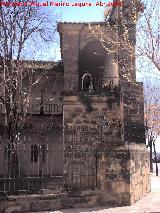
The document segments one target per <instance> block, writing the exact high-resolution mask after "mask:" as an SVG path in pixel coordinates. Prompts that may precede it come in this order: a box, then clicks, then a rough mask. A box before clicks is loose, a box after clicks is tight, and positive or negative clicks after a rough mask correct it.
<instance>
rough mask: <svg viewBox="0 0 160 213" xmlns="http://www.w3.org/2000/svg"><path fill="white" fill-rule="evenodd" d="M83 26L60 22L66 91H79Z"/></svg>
mask: <svg viewBox="0 0 160 213" xmlns="http://www.w3.org/2000/svg"><path fill="white" fill-rule="evenodd" d="M80 28H81V26H77V25H74V24H73V25H71V24H70V25H69V24H63V23H59V31H60V35H61V42H62V44H61V48H62V50H61V51H62V58H63V64H64V91H65V92H77V91H78V54H79V30H80Z"/></svg>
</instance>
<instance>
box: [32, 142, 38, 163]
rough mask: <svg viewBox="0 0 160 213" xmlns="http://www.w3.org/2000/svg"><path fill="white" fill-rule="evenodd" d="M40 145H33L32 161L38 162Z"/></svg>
mask: <svg viewBox="0 0 160 213" xmlns="http://www.w3.org/2000/svg"><path fill="white" fill-rule="evenodd" d="M38 154H39V147H38V145H31V162H38Z"/></svg>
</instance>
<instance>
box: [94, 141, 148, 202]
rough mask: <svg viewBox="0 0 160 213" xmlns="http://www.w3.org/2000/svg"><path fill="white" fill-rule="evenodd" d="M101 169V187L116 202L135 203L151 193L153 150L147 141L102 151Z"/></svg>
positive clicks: (99, 177) (99, 173)
mask: <svg viewBox="0 0 160 213" xmlns="http://www.w3.org/2000/svg"><path fill="white" fill-rule="evenodd" d="M98 171H99V172H98V188H99V190H100V191H103V192H105V193H107V194H108V195H109V197H110V200H111V198H112V201H111V202H112V203H113V204H114V205H132V204H134V203H135V202H136V201H137V200H139V199H141V198H142V197H144V196H145V195H146V194H148V193H149V192H150V171H149V152H148V150H147V149H146V147H145V145H143V144H141V145H139V144H138V145H137V144H130V145H128V146H127V145H126V146H124V147H117V149H114V150H111V149H108V150H107V151H106V152H105V153H101V154H100V156H99V170H98ZM104 199H105V198H104ZM104 202H106V203H108V202H110V201H108V200H107V201H104Z"/></svg>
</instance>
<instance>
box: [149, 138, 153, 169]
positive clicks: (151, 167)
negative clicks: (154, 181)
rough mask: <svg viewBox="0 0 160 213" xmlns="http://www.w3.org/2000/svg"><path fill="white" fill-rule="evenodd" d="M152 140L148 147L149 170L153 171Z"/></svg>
mask: <svg viewBox="0 0 160 213" xmlns="http://www.w3.org/2000/svg"><path fill="white" fill-rule="evenodd" d="M152 145H153V144H152V141H150V145H149V148H150V172H153V160H152Z"/></svg>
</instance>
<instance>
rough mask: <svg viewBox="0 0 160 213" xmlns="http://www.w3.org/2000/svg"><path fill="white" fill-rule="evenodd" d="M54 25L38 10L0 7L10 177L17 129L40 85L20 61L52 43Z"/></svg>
mask: <svg viewBox="0 0 160 213" xmlns="http://www.w3.org/2000/svg"><path fill="white" fill-rule="evenodd" d="M8 2H13V1H8ZM21 2H23V3H24V2H28V1H25V0H24V1H21ZM54 23H55V20H51V19H50V18H49V17H48V16H47V15H46V14H45V13H43V11H42V10H41V9H40V8H39V7H33V6H21V7H17V6H1V7H0V37H1V42H0V88H1V92H0V102H1V105H2V112H3V115H2V116H1V117H2V118H1V119H2V120H1V121H2V122H1V123H2V124H4V125H2V126H3V130H4V129H5V140H6V142H5V144H6V153H7V155H8V157H9V165H8V167H9V169H11V168H12V170H11V171H12V172H11V173H12V175H13V173H14V175H15V174H16V170H17V165H18V158H17V153H16V146H17V141H18V139H19V134H20V129H21V127H22V126H23V124H24V123H25V119H26V113H27V104H28V102H29V100H30V95H31V91H32V88H33V86H35V84H37V83H38V81H39V79H38V80H37V79H35V78H34V75H33V72H32V71H33V69H34V68H33V69H29V70H28V69H27V67H26V66H25V63H24V62H23V59H24V58H25V52H26V49H29V48H30V50H33V51H30V52H32V54H33V53H34V49H35V45H36V44H38V43H39V44H41V43H42V42H43V44H45V43H48V42H53V39H54V32H55V30H56V28H55V25H54ZM34 44H35V45H34ZM32 56H33V57H32V58H33V59H34V55H32ZM30 58H31V56H30ZM33 64H34V63H33Z"/></svg>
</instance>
